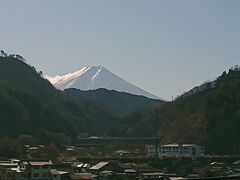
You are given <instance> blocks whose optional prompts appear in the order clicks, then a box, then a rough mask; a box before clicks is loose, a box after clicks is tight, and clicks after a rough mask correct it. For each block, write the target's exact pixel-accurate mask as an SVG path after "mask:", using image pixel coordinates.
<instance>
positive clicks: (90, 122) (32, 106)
mask: <svg viewBox="0 0 240 180" xmlns="http://www.w3.org/2000/svg"><path fill="white" fill-rule="evenodd" d="M0 82H1V83H0V87H1V91H0V97H1V99H0V123H1V126H0V137H1V135H2V136H11V137H17V136H19V135H21V134H31V135H33V136H36V137H38V138H43V137H45V136H43V134H42V133H45V134H48V135H50V134H51V137H54V134H57V133H63V134H65V135H66V136H69V137H72V138H73V139H74V138H77V137H78V135H79V134H81V133H88V134H93V135H94V134H95V135H96V134H103V133H104V131H105V130H106V129H107V128H108V127H109V126H110V125H111V124H110V122H111V121H117V120H118V119H119V118H118V116H117V115H115V114H114V113H113V112H112V111H111V110H109V109H107V108H105V107H102V106H98V105H97V104H95V103H93V102H88V105H87V106H86V104H85V103H82V102H80V101H79V102H77V101H75V100H74V99H72V98H69V97H67V96H65V95H64V94H62V92H61V91H57V90H56V89H55V88H54V87H53V86H52V85H51V83H50V82H49V81H48V80H46V79H44V78H42V77H41V73H38V72H36V71H35V68H33V67H30V66H29V65H27V64H26V63H24V62H23V61H21V60H19V59H16V58H14V57H0ZM93 112H94V113H93ZM44 141H45V142H47V141H48V138H46V137H45V139H44Z"/></svg>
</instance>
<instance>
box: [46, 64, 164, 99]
mask: <svg viewBox="0 0 240 180" xmlns="http://www.w3.org/2000/svg"><path fill="white" fill-rule="evenodd" d="M45 78H46V79H48V80H49V81H50V82H51V83H52V84H53V85H54V86H55V87H56V88H58V89H61V90H64V89H68V88H76V89H80V90H93V89H98V88H105V89H109V90H116V91H119V92H127V93H130V94H136V95H142V96H146V97H149V98H152V99H161V98H159V97H158V96H155V95H153V94H151V93H149V92H147V91H145V90H143V89H141V88H139V87H136V86H134V85H132V84H131V83H129V82H127V81H126V80H124V79H122V78H120V77H118V76H116V75H115V74H113V73H112V72H110V71H108V70H107V69H106V68H104V67H102V66H86V67H84V68H82V69H80V70H78V71H75V72H73V73H68V74H66V75H63V76H55V77H51V76H45Z"/></svg>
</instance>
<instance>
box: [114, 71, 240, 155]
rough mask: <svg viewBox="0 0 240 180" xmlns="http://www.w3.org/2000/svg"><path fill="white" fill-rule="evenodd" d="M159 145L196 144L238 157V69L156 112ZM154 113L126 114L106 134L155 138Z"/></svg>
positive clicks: (239, 149)
mask: <svg viewBox="0 0 240 180" xmlns="http://www.w3.org/2000/svg"><path fill="white" fill-rule="evenodd" d="M158 112H159V113H158V121H159V129H158V134H159V139H160V140H161V142H162V143H174V142H175V143H197V144H202V145H204V146H205V147H206V150H207V152H210V153H214V154H215V153H217V154H228V153H229V154H233V153H234V154H240V139H239V137H240V131H239V129H240V69H238V68H235V69H231V70H229V72H228V73H226V72H224V73H223V74H222V75H221V76H219V77H218V78H217V80H216V81H215V85H214V88H213V87H212V86H211V85H210V84H209V86H208V87H205V88H204V89H202V90H201V91H199V92H196V93H193V94H192V95H190V94H189V95H188V96H185V97H180V98H178V99H176V100H175V101H173V102H170V103H166V104H164V105H163V106H162V107H161V108H159V109H158ZM154 119H155V111H154V110H152V111H149V112H146V113H145V112H144V113H143V112H138V113H133V114H131V115H129V116H128V117H127V118H126V119H125V120H124V121H122V122H120V123H119V124H118V125H116V126H115V127H114V128H112V129H111V130H110V132H109V134H110V135H113V136H115V135H119V134H125V136H130V137H136V136H139V137H149V136H154V131H155V127H154V125H155V123H154Z"/></svg>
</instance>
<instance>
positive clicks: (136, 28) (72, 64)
mask: <svg viewBox="0 0 240 180" xmlns="http://www.w3.org/2000/svg"><path fill="white" fill-rule="evenodd" d="M0 49H3V50H5V51H6V52H9V53H18V54H20V55H22V56H24V57H25V58H26V59H27V61H28V63H30V64H32V65H34V66H35V67H36V68H37V70H42V71H43V72H44V74H48V75H62V74H65V73H68V72H71V71H73V70H77V69H79V68H81V67H83V66H87V65H102V66H105V67H106V68H108V69H109V70H110V71H112V72H114V73H115V74H117V75H119V76H121V77H123V78H124V79H126V80H128V81H129V82H131V83H133V84H135V85H137V86H139V87H141V88H143V89H145V90H148V91H150V92H152V93H154V94H156V95H158V96H160V97H162V98H166V99H171V97H172V96H176V95H178V94H181V93H182V92H184V91H187V90H189V89H191V88H192V87H193V86H195V85H198V84H201V83H202V82H204V81H206V80H209V79H212V78H214V77H216V76H218V75H220V74H221V73H222V72H223V71H224V70H227V69H228V68H230V67H231V66H233V65H235V64H240V63H239V62H240V60H239V59H240V1H238V0H175V1H173V0H165V1H163V0H85V1H83V0H82V1H81V0H71V1H69V0H21V1H20V0H0Z"/></svg>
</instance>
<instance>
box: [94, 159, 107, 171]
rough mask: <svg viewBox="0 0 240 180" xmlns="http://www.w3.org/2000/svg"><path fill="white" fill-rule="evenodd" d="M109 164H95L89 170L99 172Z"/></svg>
mask: <svg viewBox="0 0 240 180" xmlns="http://www.w3.org/2000/svg"><path fill="white" fill-rule="evenodd" d="M108 164H109V162H103V161H102V162H100V163H98V164H95V165H94V166H92V167H91V168H90V169H91V170H99V169H101V168H103V167H104V166H106V165H108Z"/></svg>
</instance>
